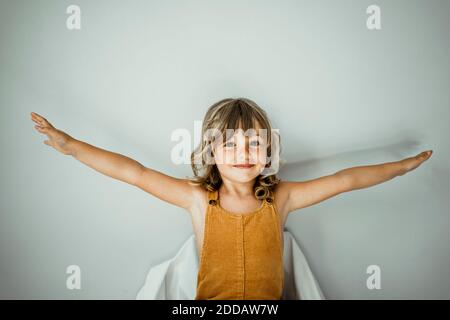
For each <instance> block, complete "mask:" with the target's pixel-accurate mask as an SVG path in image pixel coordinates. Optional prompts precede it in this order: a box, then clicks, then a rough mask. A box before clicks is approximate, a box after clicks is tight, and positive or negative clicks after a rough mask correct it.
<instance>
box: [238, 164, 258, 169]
mask: <svg viewBox="0 0 450 320" xmlns="http://www.w3.org/2000/svg"><path fill="white" fill-rule="evenodd" d="M254 166H255V165H254V164H237V165H235V166H233V167H235V168H239V169H250V168H253V167H254Z"/></svg>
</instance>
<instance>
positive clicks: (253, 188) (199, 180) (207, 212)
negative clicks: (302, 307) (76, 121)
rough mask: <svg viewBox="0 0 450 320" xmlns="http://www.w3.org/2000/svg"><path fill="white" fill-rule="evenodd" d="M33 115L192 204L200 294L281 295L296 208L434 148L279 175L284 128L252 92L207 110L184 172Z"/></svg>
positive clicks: (77, 149)
mask: <svg viewBox="0 0 450 320" xmlns="http://www.w3.org/2000/svg"><path fill="white" fill-rule="evenodd" d="M31 119H32V120H33V121H34V122H36V126H35V128H36V130H37V131H38V132H40V133H43V134H45V135H46V136H47V137H48V140H45V141H44V143H45V144H46V145H48V146H51V147H53V148H54V149H56V150H57V151H59V152H61V153H63V154H65V155H71V156H73V157H74V158H76V159H77V160H79V161H81V162H82V163H84V164H86V165H87V166H89V167H91V168H93V169H94V170H96V171H98V172H100V173H102V174H105V175H108V176H110V177H112V178H115V179H118V180H121V181H123V182H126V183H129V184H131V185H134V186H136V187H138V188H140V189H142V190H144V191H146V192H148V193H150V194H152V195H153V196H155V197H157V198H159V199H161V200H163V201H167V202H168V203H171V204H173V205H176V206H179V207H181V208H184V209H186V211H187V212H189V214H190V217H191V219H192V224H193V227H194V232H195V238H196V241H197V249H198V253H199V257H200V258H199V260H200V262H199V270H198V276H197V292H196V299H270V300H272V299H273V300H275V299H281V297H282V292H283V289H284V269H283V245H284V244H283V230H284V225H285V222H286V219H287V217H288V214H289V213H290V212H294V211H296V210H298V209H301V208H305V207H308V206H311V205H313V204H316V203H319V202H321V201H323V200H326V199H328V198H331V197H333V196H336V195H338V194H340V193H343V192H348V191H351V190H356V189H361V188H367V187H370V186H373V185H375V184H379V183H381V182H384V181H387V180H390V179H392V178H394V177H396V176H400V175H403V174H405V173H407V172H409V171H411V170H413V169H415V168H417V167H418V166H419V165H420V164H421V163H422V162H424V161H426V160H428V159H429V158H430V156H431V154H432V151H431V150H430V151H425V152H422V153H420V154H418V155H416V156H414V157H409V158H405V159H403V160H400V161H395V162H387V163H382V164H377V165H369V166H360V167H352V168H347V169H344V170H341V171H338V172H336V173H334V174H331V175H327V176H323V177H320V178H317V179H313V180H309V181H298V182H297V181H280V179H278V178H277V177H276V171H277V165H278V164H277V163H275V162H277V159H278V158H277V157H278V156H279V153H280V148H279V137H277V135H274V134H272V132H273V131H275V130H273V129H272V126H271V123H270V121H269V119H268V117H267V115H266V113H265V111H264V110H263V109H261V108H260V107H259V106H258V105H257V104H256V103H255V102H253V101H252V100H249V99H246V98H238V99H224V100H221V101H219V102H217V103H215V104H213V105H212V106H211V107H210V108H209V109H208V111H207V112H206V115H205V117H204V121H203V127H202V137H203V139H202V141H201V142H200V145H199V146H198V147H197V148H196V149H195V150H194V152H192V154H191V166H192V169H193V172H194V176H193V177H192V178H187V179H179V178H174V177H171V176H168V175H165V174H163V173H161V172H158V171H156V170H152V169H150V168H146V167H145V166H143V165H142V164H141V163H139V162H137V161H135V160H133V159H130V158H128V157H126V156H124V155H121V154H117V153H114V152H110V151H107V150H103V149H100V148H97V147H95V146H92V145H90V144H88V143H85V142H83V141H80V140H76V139H74V138H72V137H71V136H69V135H68V134H66V133H65V132H63V131H61V130H58V129H56V128H55V127H53V126H52V125H51V124H50V122H48V121H47V120H46V119H45V118H44V117H42V116H40V115H38V114H36V113H34V112H32V113H31ZM211 132H212V133H211ZM248 132H250V134H248ZM256 132H258V133H256ZM261 132H264V133H266V134H261ZM268 159H270V160H269V161H268ZM273 168H275V169H273Z"/></svg>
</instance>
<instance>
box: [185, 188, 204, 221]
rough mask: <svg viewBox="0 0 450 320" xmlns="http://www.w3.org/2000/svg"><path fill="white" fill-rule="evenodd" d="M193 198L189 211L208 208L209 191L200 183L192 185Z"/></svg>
mask: <svg viewBox="0 0 450 320" xmlns="http://www.w3.org/2000/svg"><path fill="white" fill-rule="evenodd" d="M191 191H192V192H191V194H192V199H191V205H190V206H189V207H188V208H187V210H188V211H189V213H191V214H193V213H198V212H203V211H204V210H205V209H206V204H207V202H208V199H207V198H208V191H207V190H206V189H205V188H204V187H203V186H200V185H192V190H191Z"/></svg>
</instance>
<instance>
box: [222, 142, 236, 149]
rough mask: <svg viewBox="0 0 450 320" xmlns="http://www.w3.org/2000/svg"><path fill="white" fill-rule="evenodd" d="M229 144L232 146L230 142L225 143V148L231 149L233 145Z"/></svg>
mask: <svg viewBox="0 0 450 320" xmlns="http://www.w3.org/2000/svg"><path fill="white" fill-rule="evenodd" d="M230 144H234V142H232V141H231V142H225V144H224V146H225V147H227V148H228V147H233V145H230Z"/></svg>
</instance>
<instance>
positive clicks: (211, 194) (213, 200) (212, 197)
mask: <svg viewBox="0 0 450 320" xmlns="http://www.w3.org/2000/svg"><path fill="white" fill-rule="evenodd" d="M207 192H208V204H209V205H213V206H214V205H216V204H217V198H218V191H217V190H214V191H209V190H208V191H207Z"/></svg>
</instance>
